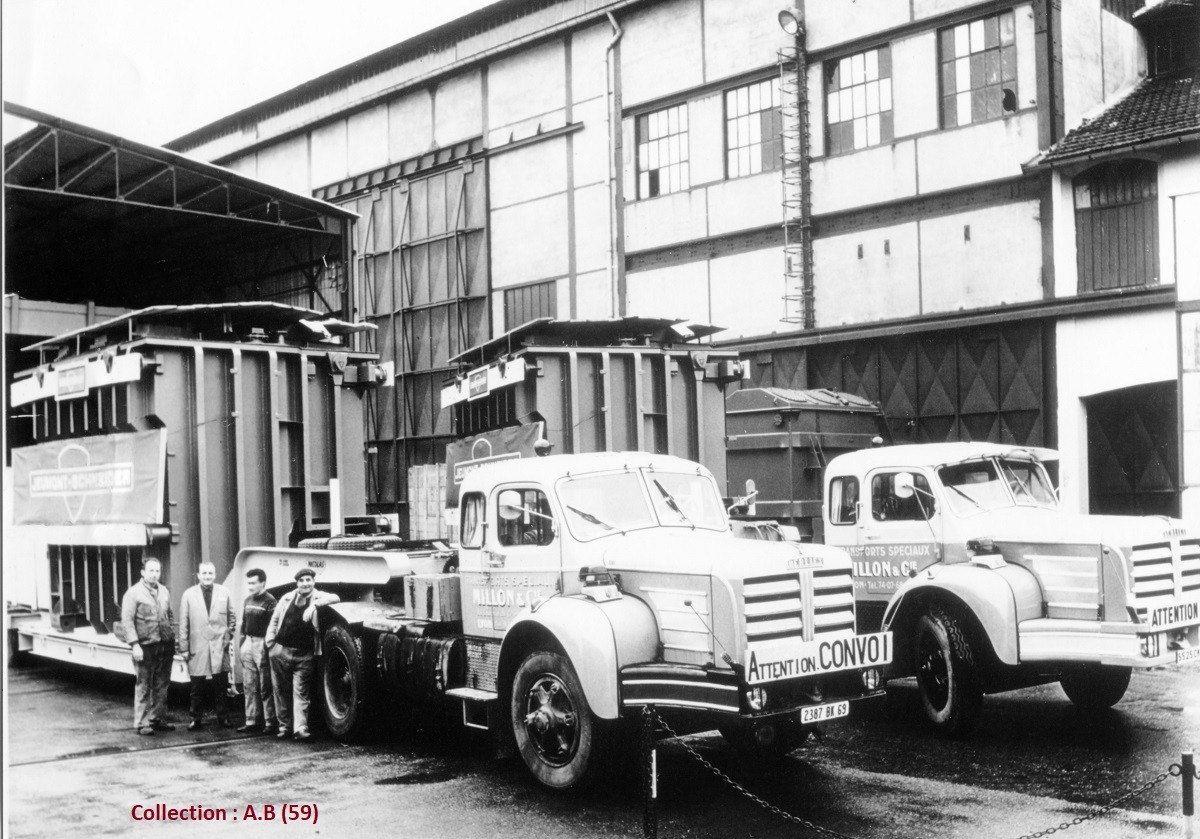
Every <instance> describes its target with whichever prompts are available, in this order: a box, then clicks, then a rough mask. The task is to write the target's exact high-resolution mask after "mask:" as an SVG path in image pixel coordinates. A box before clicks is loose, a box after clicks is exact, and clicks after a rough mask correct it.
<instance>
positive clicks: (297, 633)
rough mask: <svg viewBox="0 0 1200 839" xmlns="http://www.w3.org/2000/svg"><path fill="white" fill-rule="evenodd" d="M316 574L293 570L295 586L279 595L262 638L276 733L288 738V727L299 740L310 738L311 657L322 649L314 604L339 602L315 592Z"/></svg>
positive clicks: (330, 596)
mask: <svg viewBox="0 0 1200 839" xmlns="http://www.w3.org/2000/svg"><path fill="white" fill-rule="evenodd" d="M316 577H317V572H316V571H314V570H313V569H311V568H301V569H300V570H299V571H297V572H296V589H295V590H294V591H289V592H288V593H287V594H285V595H284V596H283V597H281V598H279V603H278V605H276V606H275V611H274V612H273V613H272V615H271V623H270V625H269V626H268V627H267V635H266V638H265V639H264V643H265V645H266V648H267V649H268V650H269V651H270V652H269V654H270V657H271V681H272V682H273V683H274V687H275V715H276V716H277V717H278V718H279V735H278V736H279V738H280V739H283V738H286V737H288V736H289V734H290V732H289V730H288V729H289V728H291V729H292V730H293V731H294V732H295V739H296V740H298V741H300V742H301V743H307V742H308V741H309V740H311V739H312V735H311V734H309V733H308V690H309V685H310V683H311V682H312V675H313V669H314V660H315V657H316V656H317V654H319V653H320V651H321V640H320V633H319V627H318V626H317V607H318V606H328V605H330V604H332V603H338V602H340V601H341V598H340V597H338V596H337V595H336V594H331V593H329V592H324V591H317V590H316ZM293 717H294V720H293ZM293 726H294V727H293Z"/></svg>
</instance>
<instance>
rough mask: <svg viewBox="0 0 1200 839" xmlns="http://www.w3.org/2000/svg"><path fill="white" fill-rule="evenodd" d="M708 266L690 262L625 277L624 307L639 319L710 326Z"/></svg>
mask: <svg viewBox="0 0 1200 839" xmlns="http://www.w3.org/2000/svg"><path fill="white" fill-rule="evenodd" d="M708 286H709V283H708V263H707V262H689V263H686V264H684V265H672V266H670V267H668V268H654V269H651V270H649V271H636V272H631V273H629V274H626V276H625V287H626V304H627V305H628V307H629V311H630V313H634V314H637V315H640V316H642V317H661V318H687V319H689V320H696V321H699V322H701V323H711V322H712V304H711V301H710V299H709V290H708Z"/></svg>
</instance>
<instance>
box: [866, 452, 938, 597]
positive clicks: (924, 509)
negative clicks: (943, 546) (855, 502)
mask: <svg viewBox="0 0 1200 839" xmlns="http://www.w3.org/2000/svg"><path fill="white" fill-rule="evenodd" d="M902 475H903V476H911V481H912V487H911V491H905V490H904V489H903V485H904V483H906V481H905V479H903V478H902V479H900V480H899V481H898V480H897V479H898V478H899V477H900V476H902ZM898 486H899V487H901V489H900V491H899V492H898V491H897V487H898ZM862 501H863V503H862V504H861V505H860V509H859V514H858V521H857V522H856V528H857V533H858V539H857V543H858V544H857V545H856V546H855V550H853V551H852V553H853V554H854V578H855V589H856V594H858V595H859V596H861V595H868V596H874V597H878V598H883V599H886V598H888V597H891V595H892V593H893V592H895V591H896V589H898V588H900V586H901V585H902V584H903V583H904V581H905V580H907V579H908V577H909V576H910V575H911V574H912V573H915V572H917V571H920V570H921V569H922V568H924V567H926V566H927V565H930V564H932V563H933V562H935V561H936V558H937V556H938V554H939V552H938V549H937V541H938V537H936V536H935V534H938V533H940V532H941V519H940V517H939V513H938V509H937V500H936V499H935V498H934V496H933V493H932V492H931V491H930V488H929V480H928V479H927V478H926V477H925V476H924V475H923V474H921V473H920V472H919V471H917V470H910V471H906V470H900V469H895V468H891V469H877V470H874V471H872V472H869V473H868V474H867V476H866V481H865V486H864V487H863V499H862Z"/></svg>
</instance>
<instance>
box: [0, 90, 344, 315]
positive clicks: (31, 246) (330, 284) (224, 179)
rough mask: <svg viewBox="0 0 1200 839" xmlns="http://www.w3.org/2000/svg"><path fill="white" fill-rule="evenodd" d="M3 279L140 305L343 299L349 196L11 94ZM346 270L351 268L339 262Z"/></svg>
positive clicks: (334, 305)
mask: <svg viewBox="0 0 1200 839" xmlns="http://www.w3.org/2000/svg"><path fill="white" fill-rule="evenodd" d="M4 110H5V112H6V113H9V114H12V115H13V116H17V117H20V118H22V119H26V120H30V121H32V122H34V123H35V126H34V128H33V129H31V130H30V131H28V132H26V133H25V134H23V135H21V136H20V137H18V138H17V139H15V140H13V141H12V142H10V143H8V144H7V145H6V146H5V148H4V202H5V208H6V211H7V212H6V216H5V234H6V237H5V238H6V247H7V263H6V265H5V271H6V282H5V285H6V288H5V290H6V292H9V293H15V294H17V295H19V296H20V297H21V298H24V299H33V300H53V301H57V302H61V303H79V302H84V301H87V302H88V303H90V304H93V305H98V306H107V307H121V308H129V309H133V308H141V307H144V306H149V305H155V304H162V303H173V304H178V303H185V302H215V301H230V300H262V299H272V300H276V301H279V302H284V303H288V304H293V305H302V306H307V307H311V308H315V309H320V310H322V311H326V312H342V311H343V310H344V309H345V302H346V301H345V300H343V299H341V297H340V296H339V295H340V294H341V293H342V292H341V291H340V290H341V289H345V288H346V285H347V284H346V283H345V282H344V271H345V268H344V266H345V265H347V264H348V258H347V252H346V251H347V248H348V247H349V241H350V229H351V227H350V225H351V221H352V219H354V218H355V217H356V216H355V215H354V214H353V213H351V212H348V211H346V210H344V209H342V208H340V207H335V206H334V205H332V204H327V203H325V202H323V201H318V200H316V199H313V198H309V197H306V196H302V195H296V194H293V193H290V192H287V191H285V190H282V189H279V188H277V187H273V186H269V185H267V184H264V183H260V182H257V181H254V180H252V179H250V178H247V177H244V176H242V175H239V174H237V173H234V172H231V171H229V170H226V169H222V168H221V167H218V166H213V165H210V164H207V163H202V162H200V161H197V160H192V159H190V158H187V157H185V156H183V155H180V154H178V153H176V152H172V151H168V150H166V149H162V148H157V147H154V146H148V145H144V144H141V143H137V142H134V141H131V140H127V139H124V138H122V137H118V136H115V135H112V134H108V133H105V132H103V131H99V130H96V129H93V128H88V127H86V126H83V125H79V124H76V123H72V122H69V121H67V120H64V119H60V118H58V117H54V116H51V115H49V114H45V113H41V112H39V111H35V110H32V109H30V108H26V107H23V106H20V105H15V104H12V103H8V102H6V103H5V105H4ZM339 272H341V273H339Z"/></svg>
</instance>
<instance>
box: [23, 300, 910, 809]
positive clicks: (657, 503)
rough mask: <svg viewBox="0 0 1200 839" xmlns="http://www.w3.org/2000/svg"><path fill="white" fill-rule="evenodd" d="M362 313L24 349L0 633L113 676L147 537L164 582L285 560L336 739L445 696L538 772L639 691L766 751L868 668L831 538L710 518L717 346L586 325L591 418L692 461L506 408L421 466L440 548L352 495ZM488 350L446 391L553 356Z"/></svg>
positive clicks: (73, 337)
mask: <svg viewBox="0 0 1200 839" xmlns="http://www.w3.org/2000/svg"><path fill="white" fill-rule="evenodd" d="M360 328H361V327H360V326H358V325H355V324H347V323H342V322H338V321H333V320H328V319H324V318H322V317H321V316H320V315H318V314H317V313H315V312H310V311H307V310H302V309H294V308H291V307H286V306H280V305H275V304H224V305H212V306H170V307H165V306H164V307H154V308H152V309H147V310H143V311H141V312H136V313H133V314H130V315H127V316H125V317H122V318H119V319H117V320H114V321H110V322H107V323H104V324H99V325H97V326H93V327H89V328H87V329H84V330H80V331H78V332H75V333H71V334H69V335H65V336H61V337H59V338H56V339H53V340H51V341H46V342H42V343H41V344H38V345H35V346H34V347H33V348H31V349H32V350H33V351H34V352H37V353H38V354H39V363H38V364H37V365H36V366H34V367H32V368H31V369H30V370H28V371H26V373H24V374H22V375H21V376H20V377H19V380H18V382H17V383H16V384H15V385H14V387H13V391H12V397H13V398H12V404H13V405H14V407H15V408H17V409H18V410H20V411H22V412H24V415H25V416H27V417H28V421H29V422H30V424H31V428H32V436H33V439H34V442H33V443H32V444H31V445H29V446H24V447H20V448H18V449H15V450H14V484H15V487H16V493H15V495H16V498H15V501H16V506H17V510H16V515H15V521H16V524H17V525H18V527H17V528H15V530H14V533H13V534H12V536H13V540H12V545H13V546H14V548H16V547H19V546H24V552H23V553H21V555H20V557H19V558H12V557H10V558H9V561H10V562H18V563H21V564H22V565H24V566H27V567H28V568H29V569H31V576H32V577H33V578H34V581H35V584H34V585H32V586H31V587H30V591H29V597H28V601H29V602H27V603H23V604H14V603H10V604H9V608H8V612H9V627H10V649H13V650H15V651H17V652H31V653H33V654H37V655H45V656H50V657H54V658H59V659H62V660H67V661H74V662H79V663H83V664H90V665H93V666H100V667H106V668H109V669H114V670H119V671H123V672H129V671H130V669H131V665H130V657H129V652H128V647H127V645H126V644H124V643H123V642H122V641H120V640H119V639H117V638H115V637H113V628H114V624H115V622H116V620H117V617H118V610H117V604H118V603H119V601H120V596H121V593H122V592H123V591H124V589H125V588H126V587H128V586H129V585H130V584H131V582H132V581H135V580H136V579H137V566H138V564H139V562H140V560H141V559H142V558H143V557H146V556H154V557H156V558H158V559H160V560H161V561H162V562H163V568H164V574H163V582H164V583H165V584H166V585H167V586H168V587H169V588H170V589H171V591H172V596H173V597H174V598H175V600H176V604H177V603H178V598H179V595H180V594H181V592H182V590H183V589H184V588H186V587H187V586H188V585H190V584H191V583H192V582H193V580H194V577H195V570H196V567H197V565H198V564H199V563H200V562H201V561H211V562H213V563H214V564H216V566H217V569H218V575H219V577H220V578H223V579H224V581H225V585H227V586H228V587H229V588H230V589H231V590H233V592H234V597H235V600H236V601H238V602H240V600H241V598H242V596H243V595H242V584H243V581H244V578H245V572H246V571H247V570H248V569H250V568H261V569H262V570H263V571H264V572H266V574H267V585H268V588H272V589H276V590H281V589H283V588H286V587H290V586H291V585H292V579H293V575H294V573H295V571H296V570H297V569H298V568H299V567H306V566H307V567H312V568H314V569H316V571H317V575H318V576H317V579H318V585H319V586H321V587H322V588H324V589H329V590H334V591H337V592H338V593H339V594H340V595H341V597H342V602H341V603H338V604H336V605H333V606H329V607H325V608H323V609H322V610H321V613H320V615H319V621H320V627H321V632H322V634H323V642H324V656H323V661H322V667H321V670H320V673H321V677H320V684H321V690H320V691H319V695H320V697H319V698H320V699H321V700H322V705H323V708H324V717H325V721H326V723H327V725H328V727H329V729H330V731H331V732H332V733H333V734H334V735H336V736H338V737H340V738H344V739H353V738H355V737H358V736H360V735H362V734H364V733H367V732H369V731H370V730H371V726H372V724H373V721H374V720H375V719H376V718H377V716H378V715H379V714H387V713H389V712H391V713H399V712H401V711H406V712H412V711H414V710H415V711H416V713H418V714H421V713H428V714H429V717H430V718H431V719H432V718H435V717H437V716H438V715H439V714H440V713H442V712H443V711H444V710H445V708H446V707H447V706H449V707H451V708H453V709H454V711H455V712H456V713H457V714H459V715H460V716H459V717H458V719H459V720H460V721H461V724H462V725H465V726H467V727H471V728H478V729H485V730H488V731H489V732H491V733H492V734H493V735H495V736H496V737H497V739H498V740H499V741H500V742H501V743H504V742H505V741H507V742H510V743H512V744H515V747H516V749H517V751H519V753H520V755H521V757H522V759H523V760H524V762H525V764H526V765H527V766H528V767H529V769H530V771H531V772H532V774H533V775H534V776H535V777H536V778H537V779H538V780H539V781H540V782H541V783H543V784H545V785H546V786H549V787H554V788H566V787H572V786H574V785H576V784H578V783H580V782H581V781H583V780H584V779H585V778H587V777H589V776H593V775H595V774H596V772H597V770H598V768H599V767H602V766H603V765H604V763H605V761H604V760H603V758H604V757H605V755H606V754H609V753H612V752H613V751H615V749H616V748H617V747H618V746H619V745H620V743H621V741H622V739H623V737H624V736H625V735H626V728H627V726H626V725H625V724H624V722H625V721H628V720H631V719H632V718H638V717H640V716H641V714H642V709H643V708H645V707H646V706H653V707H654V708H655V709H656V710H657V712H658V713H659V714H661V715H662V716H663V718H664V719H669V720H672V721H673V724H674V726H675V727H676V728H677V730H684V729H689V730H704V729H710V728H714V727H716V728H719V729H720V731H721V732H722V734H723V735H725V737H726V738H727V739H729V740H730V741H731V742H733V743H734V744H735V745H737V746H740V747H745V748H751V749H757V750H765V751H774V752H782V751H786V750H787V749H788V748H790V747H792V746H794V745H796V744H798V743H799V742H800V741H801V740H803V739H804V738H805V737H806V736H807V735H808V733H809V732H810V731H811V730H812V728H813V727H814V726H816V725H818V724H819V723H822V722H824V721H827V720H831V719H836V718H839V717H843V716H845V715H846V714H848V713H849V709H850V703H851V702H852V701H855V700H858V699H862V698H865V697H871V696H875V695H878V694H880V693H881V685H882V683H881V675H882V668H883V667H885V666H886V665H887V664H888V663H889V662H890V661H891V658H892V654H893V649H892V636H891V634H890V633H888V632H873V633H869V634H866V635H857V634H856V630H855V625H856V616H855V604H854V593H853V584H852V578H851V563H850V559H849V556H848V555H847V554H846V553H845V552H844V551H841V550H839V549H836V548H829V547H824V546H820V545H800V544H794V543H792V544H785V543H777V544H767V543H761V542H753V541H749V540H742V539H737V538H735V537H734V535H733V533H732V531H731V529H730V523H729V519H728V517H727V515H726V511H725V507H724V505H723V502H722V494H723V485H722V483H721V482H720V481H718V479H717V478H715V477H714V475H713V474H712V473H711V472H710V471H709V470H708V469H706V468H705V467H704V466H701V465H700V464H699V463H697V462H695V455H696V454H697V450H698V449H701V448H702V447H705V446H711V441H710V438H711V436H712V434H713V432H714V429H719V426H720V423H719V418H720V412H721V410H722V404H723V398H722V395H721V393H720V391H719V388H720V387H721V385H723V384H724V383H727V382H728V381H730V380H731V378H735V377H736V373H735V370H734V367H733V365H732V364H730V363H729V359H725V358H718V359H715V360H713V359H709V358H708V357H707V356H706V354H704V353H700V352H697V351H695V350H694V349H680V348H678V347H676V346H675V344H674V343H673V342H672V341H674V340H678V339H672V341H665V340H662V339H661V338H660V339H657V340H651V339H649V338H646V339H644V340H638V341H633V342H630V343H629V344H627V345H625V346H623V347H622V348H619V349H616V350H613V351H611V353H610V352H609V351H606V352H605V358H604V361H605V362H607V363H609V364H612V365H614V366H620V367H621V369H623V370H624V371H625V373H626V374H627V375H626V378H625V379H624V380H623V382H624V384H623V385H622V387H623V388H627V389H628V393H629V395H631V396H634V397H636V398H635V400H634V401H633V402H631V403H629V405H628V406H627V407H626V408H625V409H624V410H625V411H626V414H625V415H624V416H622V417H617V416H616V414H617V411H616V409H615V406H616V405H618V404H621V403H620V402H619V401H618V400H619V399H620V398H621V397H623V395H624V394H623V393H622V392H621V391H618V392H617V393H616V396H617V397H618V399H617V400H614V399H613V395H614V393H613V391H612V390H610V389H608V387H607V386H603V385H602V382H601V380H600V379H599V378H596V379H594V380H593V387H594V390H593V394H594V395H595V397H596V398H597V399H600V400H602V401H603V400H609V401H608V402H607V404H608V405H609V406H611V407H613V409H614V410H612V412H611V413H610V414H609V415H608V417H607V418H602V419H601V420H600V421H599V422H596V423H594V424H592V425H591V426H590V430H591V432H592V433H604V432H605V431H606V430H608V431H609V432H611V430H612V428H613V427H614V423H617V424H619V425H620V426H621V428H622V429H623V432H622V433H625V434H627V437H626V438H624V439H625V440H626V442H627V443H628V444H629V446H630V448H638V447H639V446H641V447H645V448H660V450H661V449H667V448H670V449H671V450H672V451H674V450H676V448H678V449H679V451H680V453H681V454H684V455H688V454H690V455H692V456H693V457H692V458H691V459H689V458H687V457H678V456H674V455H673V454H667V453H653V454H652V453H645V452H638V451H631V452H623V453H616V454H610V453H597V454H575V455H552V456H545V457H539V456H537V454H539V453H542V452H545V451H546V450H547V448H548V447H549V446H550V445H553V444H554V443H555V442H558V443H560V444H561V442H562V439H563V438H562V433H563V428H564V426H562V425H561V424H560V418H559V415H556V414H555V413H554V412H553V411H552V410H550V407H549V405H548V404H547V405H543V407H544V408H546V411H545V413H541V412H537V411H533V412H532V413H535V414H537V416H536V417H535V418H534V419H535V422H534V423H533V427H534V428H536V429H537V430H538V432H539V433H538V435H537V437H536V439H534V440H533V441H532V443H533V444H532V446H531V448H532V450H533V452H534V456H532V457H514V456H511V455H497V456H493V455H491V454H489V453H488V452H487V446H483V447H480V446H478V445H477V443H478V442H479V440H478V439H476V440H472V441H470V442H469V445H468V446H467V448H466V451H467V453H468V455H473V456H470V457H466V458H460V459H459V460H457V461H455V462H452V463H451V464H449V465H448V467H447V469H448V474H449V475H450V480H449V481H448V484H449V486H450V487H452V489H453V492H454V496H455V497H454V502H455V503H454V504H453V506H452V507H451V508H450V509H451V510H453V521H454V523H455V527H454V531H456V534H457V535H456V537H455V541H456V542H457V543H458V545H457V548H456V549H452V548H451V546H450V544H449V543H448V542H444V541H439V540H432V541H426V542H419V543H418V542H406V541H402V540H401V539H400V538H399V537H398V536H396V535H395V534H394V533H389V532H387V530H388V528H387V527H386V526H385V521H386V520H385V518H384V517H382V516H375V515H371V514H369V513H368V512H367V510H366V504H365V499H364V498H363V497H362V493H361V492H359V491H358V488H360V487H363V486H365V481H364V479H363V470H364V468H365V466H364V459H365V454H364V437H363V415H362V411H363V396H364V394H365V393H366V392H367V391H369V390H371V389H374V388H379V387H385V386H388V385H389V384H390V382H391V379H392V376H391V371H390V370H388V369H387V367H386V366H383V365H379V364H378V362H377V360H376V359H375V357H374V356H372V355H369V354H365V353H355V352H351V351H349V350H347V348H346V346H345V344H344V343H343V340H344V338H345V336H346V335H349V334H350V333H352V332H353V331H355V330H356V329H360ZM622 328H623V329H629V328H631V324H630V323H628V322H626V323H624V324H623V325H622ZM632 328H633V329H634V330H635V331H636V332H639V333H647V334H648V333H650V332H653V333H655V334H660V335H661V333H663V330H676V331H686V330H685V329H684V328H683V327H681V325H680V324H678V322H672V321H637V322H636V324H632ZM515 349H516V348H515V347H513V350H514V352H512V353H509V354H506V355H505V357H504V358H503V359H502V360H501V361H500V362H499V363H498V364H497V365H496V366H495V367H494V368H493V369H491V370H489V371H486V372H485V374H484V375H483V376H481V377H476V378H475V380H473V381H470V382H468V381H466V380H464V381H463V382H456V383H452V384H451V385H449V386H448V387H449V388H450V389H454V390H457V388H459V387H460V385H461V386H463V387H466V388H467V392H468V393H469V394H470V395H469V396H468V397H467V399H466V401H468V402H473V401H477V400H480V399H484V398H486V397H487V395H488V394H489V393H492V392H495V391H503V392H504V393H505V394H506V395H508V396H511V395H512V392H511V391H509V390H507V387H508V385H507V384H505V382H508V383H510V384H516V383H517V382H519V381H521V382H523V381H525V377H526V375H528V376H529V377H530V379H534V378H537V377H538V376H539V375H540V376H546V375H547V374H548V373H552V367H551V363H550V362H551V359H550V358H549V357H548V356H547V357H546V358H545V359H543V361H544V362H545V363H544V364H542V365H535V364H532V363H530V364H527V363H526V359H524V358H522V357H520V355H519V354H518V353H516V352H515ZM564 358H565V356H564ZM592 361H599V358H596V359H583V360H582V363H583V366H585V367H587V366H588V365H590V364H591V362H592ZM567 362H568V364H567V367H566V368H564V369H566V370H574V371H577V370H578V369H579V367H580V364H581V359H579V358H578V357H576V358H574V359H567ZM501 368H503V369H501ZM595 372H596V374H597V376H600V375H601V372H600V368H596V370H595ZM489 376H491V377H493V378H492V379H489ZM497 377H498V378H497ZM610 381H612V380H611V379H610ZM642 398H645V399H646V400H647V403H648V406H649V410H647V409H646V408H647V405H644V404H642V402H641V399H642ZM677 400H678V402H677ZM443 402H444V404H447V405H454V404H456V403H455V402H454V401H453V399H447V398H445V397H444V400H443ZM684 405H686V406H689V410H688V411H686V412H685V411H682V410H678V408H679V407H680V406H684ZM701 406H708V407H707V409H706V411H703V412H702V411H700V410H697V409H698V408H700V407H701ZM476 407H478V406H476ZM528 407H529V406H521V405H518V404H517V403H513V404H512V408H513V409H514V410H515V409H518V408H520V409H521V410H522V411H523V412H524V409H525V408H528ZM562 408H563V409H564V410H567V411H572V410H576V409H575V408H573V407H572V406H570V405H563V406H562ZM714 412H715V418H714V416H712V415H713V414H714ZM577 420H578V421H577ZM586 424H587V423H585V422H583V421H582V420H581V419H580V418H578V417H576V418H575V419H574V420H572V421H571V424H569V425H568V426H566V427H567V428H568V429H570V430H571V432H572V433H577V432H578V430H579V429H580V428H581V427H583V426H584V425H586ZM543 431H544V432H546V434H545V436H542V434H541V432H543ZM518 436H519V434H518ZM718 436H719V435H718ZM547 438H549V439H547ZM609 439H612V438H609ZM564 448H565V447H564ZM708 450H709V451H715V450H713V449H711V448H709V449H708ZM29 546H32V547H29ZM175 675H176V677H177V678H179V679H183V678H185V677H186V670H185V669H184V668H183V667H182V663H181V662H177V666H176V674H175Z"/></svg>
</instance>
